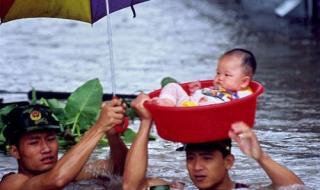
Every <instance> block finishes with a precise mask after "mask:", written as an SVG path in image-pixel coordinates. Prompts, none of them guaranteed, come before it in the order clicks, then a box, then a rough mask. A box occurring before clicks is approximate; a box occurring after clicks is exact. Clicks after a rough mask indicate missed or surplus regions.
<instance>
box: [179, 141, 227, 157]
mask: <svg viewBox="0 0 320 190" xmlns="http://www.w3.org/2000/svg"><path fill="white" fill-rule="evenodd" d="M213 150H219V151H221V152H222V153H223V154H225V155H228V154H231V139H229V138H228V139H223V140H217V141H211V142H203V143H190V144H184V145H183V146H182V147H180V148H177V149H176V151H213Z"/></svg>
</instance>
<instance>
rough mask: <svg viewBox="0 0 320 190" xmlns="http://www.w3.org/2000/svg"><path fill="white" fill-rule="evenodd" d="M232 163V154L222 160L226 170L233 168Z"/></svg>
mask: <svg viewBox="0 0 320 190" xmlns="http://www.w3.org/2000/svg"><path fill="white" fill-rule="evenodd" d="M233 163H234V156H233V155H232V154H229V155H227V156H226V157H225V158H224V164H225V167H226V169H228V170H229V169H231V167H232V166H233Z"/></svg>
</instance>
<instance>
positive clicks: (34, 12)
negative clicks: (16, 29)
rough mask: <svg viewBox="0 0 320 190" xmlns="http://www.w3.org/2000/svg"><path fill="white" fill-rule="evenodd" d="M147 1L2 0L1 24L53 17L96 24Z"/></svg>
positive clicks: (0, 10)
mask: <svg viewBox="0 0 320 190" xmlns="http://www.w3.org/2000/svg"><path fill="white" fill-rule="evenodd" d="M144 1H147V0H50V1H49V0H0V19H1V20H0V21H1V23H4V22H8V21H11V20H16V19H22V18H35V17H52V18H64V19H72V20H79V21H83V22H88V23H95V22H96V21H98V20H99V19H101V18H102V17H104V16H105V15H107V14H108V11H109V13H112V12H115V11H117V10H120V9H122V8H125V7H131V8H132V11H133V13H134V16H135V12H134V9H133V5H134V4H137V3H141V2H144Z"/></svg>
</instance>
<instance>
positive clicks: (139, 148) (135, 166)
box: [123, 94, 152, 190]
mask: <svg viewBox="0 0 320 190" xmlns="http://www.w3.org/2000/svg"><path fill="white" fill-rule="evenodd" d="M148 99H149V97H148V96H147V95H145V94H140V95H139V96H138V97H137V98H136V99H135V100H133V101H132V103H131V106H132V107H133V108H135V110H136V111H137V113H138V115H139V116H140V121H141V122H140V127H139V130H138V133H137V136H136V137H135V139H134V141H133V143H132V145H131V147H130V149H129V152H128V155H127V158H126V163H125V170H124V174H123V189H124V190H131V189H132V190H140V189H144V188H145V187H146V185H147V184H146V182H147V181H146V179H145V174H146V171H147V166H148V138H149V133H150V128H151V124H152V119H151V115H150V113H149V112H148V111H147V110H146V109H145V108H144V106H143V103H144V102H145V101H146V100H148Z"/></svg>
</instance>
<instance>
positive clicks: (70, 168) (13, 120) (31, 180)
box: [0, 99, 127, 190]
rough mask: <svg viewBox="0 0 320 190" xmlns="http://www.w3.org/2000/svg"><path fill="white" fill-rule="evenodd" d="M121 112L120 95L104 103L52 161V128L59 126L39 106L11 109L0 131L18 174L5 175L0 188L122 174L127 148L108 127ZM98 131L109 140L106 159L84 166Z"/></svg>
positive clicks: (53, 185)
mask: <svg viewBox="0 0 320 190" xmlns="http://www.w3.org/2000/svg"><path fill="white" fill-rule="evenodd" d="M123 114H124V107H123V105H122V101H121V100H116V99H114V100H112V101H110V102H104V103H103V105H102V107H101V112H100V116H99V118H98V120H97V122H96V123H95V124H94V125H93V126H92V127H91V128H90V129H89V130H88V131H87V132H86V133H85V135H84V136H83V137H82V138H81V140H80V141H79V142H78V143H77V144H76V145H74V146H73V147H72V148H71V149H70V150H69V151H67V152H66V153H65V154H64V156H63V157H62V158H61V159H60V160H58V147H59V145H58V140H57V137H56V132H58V131H59V130H60V127H59V125H58V124H57V122H56V121H55V120H54V118H53V117H52V114H51V112H50V110H49V109H48V108H47V107H44V106H40V105H28V106H20V107H17V108H15V109H13V110H12V111H11V112H10V113H9V115H8V118H7V122H6V123H7V127H6V128H5V130H4V136H5V138H6V141H7V142H8V143H9V144H10V145H11V147H10V150H9V152H10V154H11V155H12V156H13V157H15V158H16V159H17V161H18V173H11V174H7V175H5V176H4V177H3V179H2V181H1V182H0V190H49V189H62V188H63V187H65V186H66V185H68V184H69V183H70V182H72V181H78V180H84V179H91V178H97V177H99V176H97V173H101V174H102V173H106V172H109V173H110V174H115V175H122V173H123V169H124V161H125V157H126V154H127V147H126V146H125V144H124V143H123V142H122V140H121V139H120V137H119V134H117V133H116V131H115V130H114V129H113V127H114V126H115V125H117V124H121V123H122V120H123ZM104 135H106V136H107V138H108V141H109V144H110V149H111V153H110V155H111V156H110V159H109V160H107V159H106V160H98V161H95V162H93V163H90V164H87V165H86V162H87V160H88V159H89V157H90V155H91V153H92V151H93V150H94V149H95V147H96V145H97V144H98V142H99V141H100V139H101V138H102V137H103V136H104ZM89 168H90V170H95V172H94V174H93V172H90V171H88V169H89Z"/></svg>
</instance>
